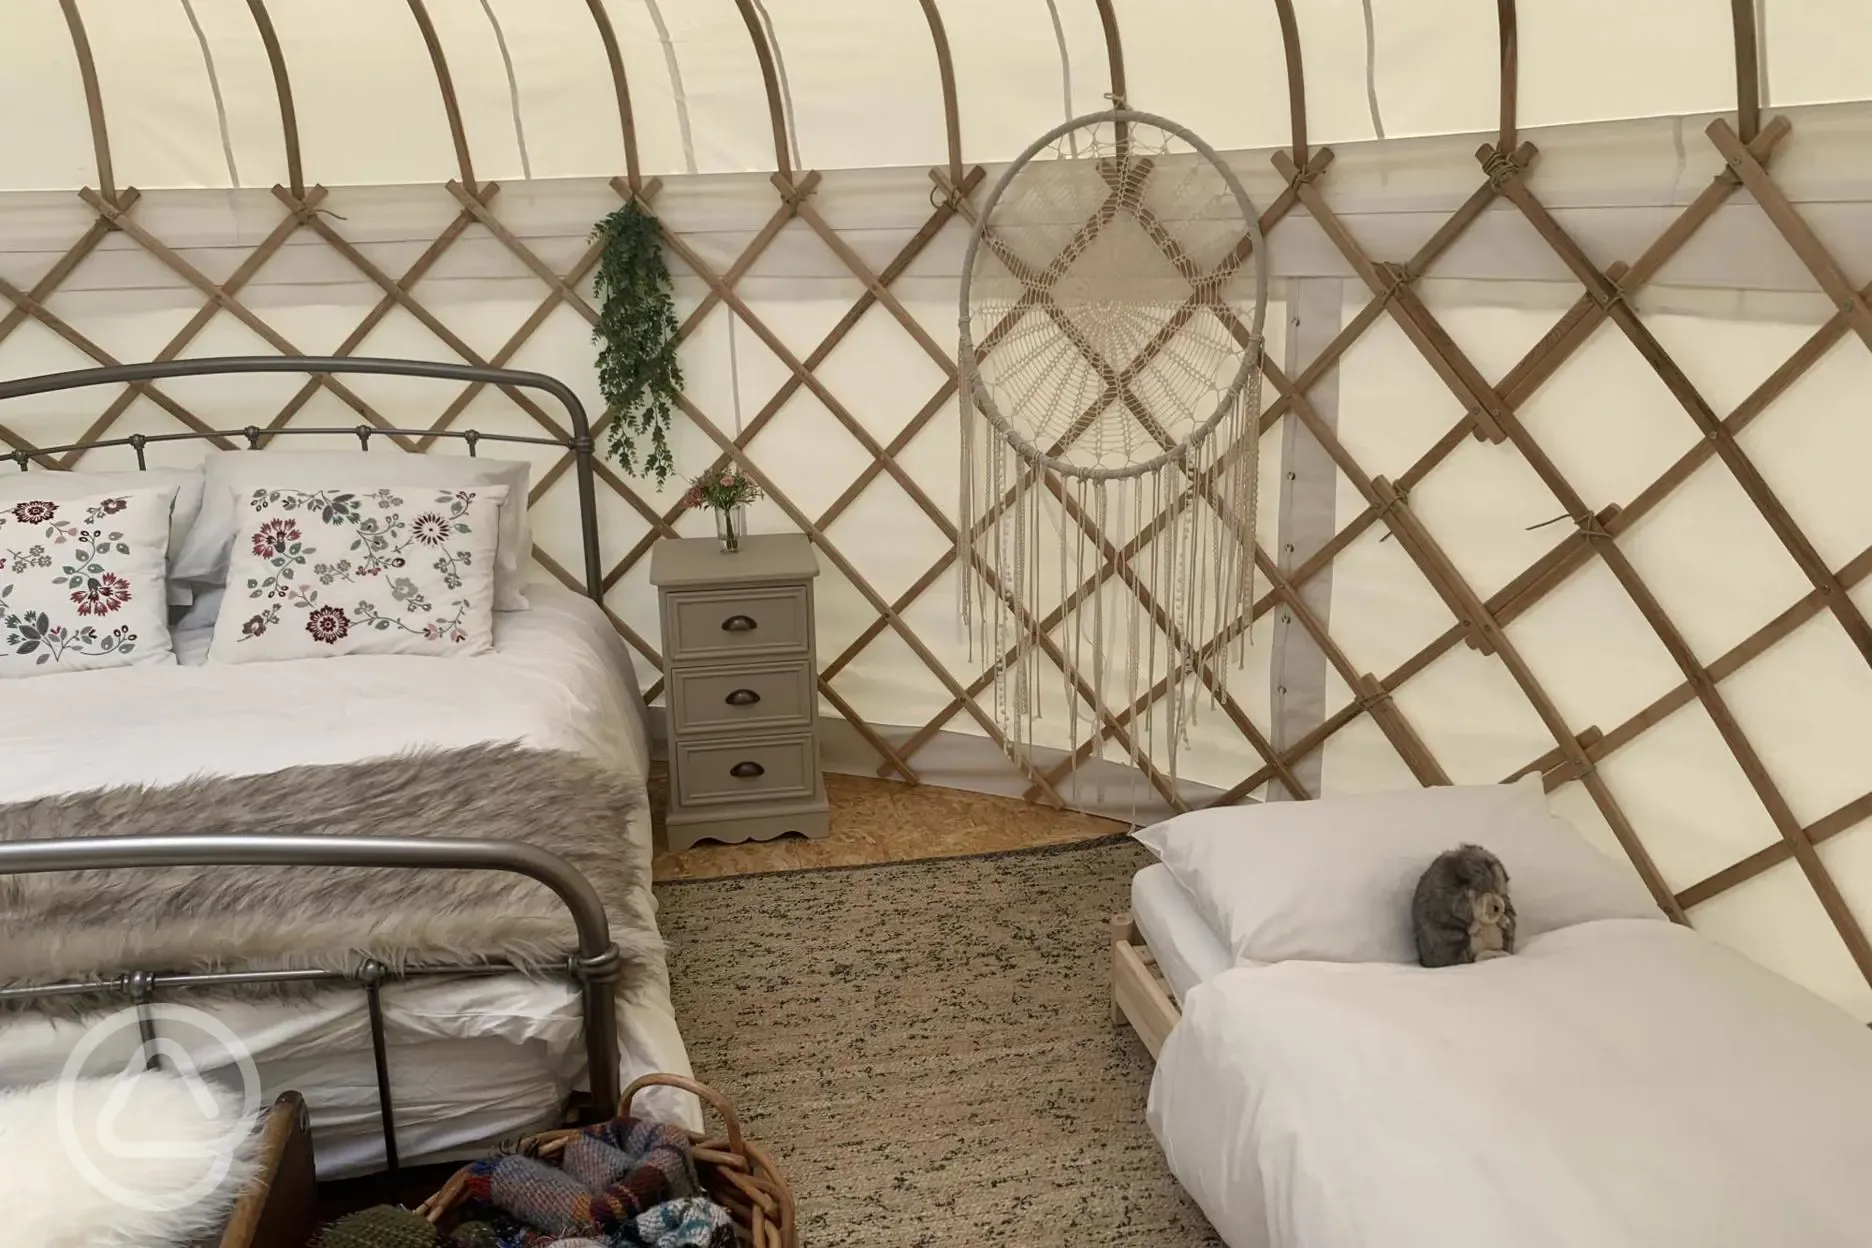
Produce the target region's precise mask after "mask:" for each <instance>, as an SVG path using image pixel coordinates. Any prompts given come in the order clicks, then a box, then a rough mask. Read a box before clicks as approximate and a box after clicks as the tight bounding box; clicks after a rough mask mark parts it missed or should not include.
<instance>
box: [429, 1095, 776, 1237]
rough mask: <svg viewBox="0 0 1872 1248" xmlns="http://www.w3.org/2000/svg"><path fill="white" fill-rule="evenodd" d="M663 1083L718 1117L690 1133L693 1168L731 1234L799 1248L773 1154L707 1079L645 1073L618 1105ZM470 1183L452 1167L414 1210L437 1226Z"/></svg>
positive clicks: (538, 1146)
mask: <svg viewBox="0 0 1872 1248" xmlns="http://www.w3.org/2000/svg"><path fill="white" fill-rule="evenodd" d="M655 1084H661V1085H665V1086H668V1087H672V1088H681V1089H682V1090H684V1091H685V1092H693V1093H694V1094H695V1095H696V1096H698V1097H700V1098H701V1099H702V1100H704V1101H706V1102H707V1103H708V1104H709V1106H710V1107H711V1108H713V1109H714V1111H715V1113H716V1115H717V1116H718V1117H720V1118H721V1120H722V1124H723V1126H724V1128H725V1131H724V1132H723V1134H721V1135H702V1134H698V1133H696V1132H694V1131H692V1132H690V1133H689V1135H690V1138H691V1140H692V1141H693V1142H694V1145H695V1148H694V1152H695V1163H696V1173H697V1174H699V1175H700V1176H701V1178H702V1186H703V1188H704V1190H706V1191H707V1192H708V1194H709V1196H711V1197H712V1198H713V1199H715V1200H716V1201H718V1202H719V1203H720V1204H721V1205H722V1207H723V1208H725V1209H727V1210H728V1212H729V1214H730V1215H732V1216H733V1218H734V1225H735V1233H736V1235H737V1237H738V1238H739V1239H740V1241H741V1242H742V1243H743V1244H747V1245H751V1248H798V1242H799V1241H798V1240H797V1239H796V1238H795V1233H794V1229H793V1192H792V1189H790V1188H788V1187H787V1183H786V1180H785V1179H783V1178H781V1177H780V1171H779V1170H778V1169H776V1168H775V1166H774V1164H773V1159H772V1158H771V1157H769V1156H768V1155H767V1153H766V1150H764V1149H763V1148H761V1146H760V1145H758V1144H755V1143H753V1142H752V1141H750V1140H749V1139H748V1138H747V1137H746V1136H744V1135H743V1134H742V1133H741V1119H740V1118H739V1117H737V1116H736V1115H735V1111H734V1106H733V1105H732V1104H731V1103H730V1102H729V1100H728V1098H727V1097H725V1096H723V1095H722V1094H721V1093H719V1092H717V1091H715V1089H713V1088H711V1087H709V1086H707V1085H706V1084H701V1083H697V1082H696V1081H695V1080H693V1079H685V1078H683V1077H682V1076H680V1075H645V1076H644V1077H643V1078H641V1079H639V1080H637V1081H636V1082H635V1083H633V1084H631V1085H630V1087H628V1088H626V1089H624V1099H623V1102H622V1104H620V1105H619V1107H618V1113H619V1114H620V1115H628V1114H629V1113H630V1111H631V1102H632V1101H633V1100H635V1099H636V1097H637V1093H638V1092H640V1091H642V1090H643V1089H644V1088H647V1087H650V1086H652V1085H655ZM577 1134H579V1133H578V1131H576V1130H565V1131H542V1132H541V1133H540V1134H538V1135H532V1136H528V1137H527V1138H526V1139H524V1140H522V1141H520V1144H519V1148H518V1151H519V1152H521V1153H524V1154H527V1155H529V1156H533V1157H556V1156H558V1155H559V1153H560V1152H561V1151H562V1150H563V1149H564V1148H565V1146H566V1142H567V1141H568V1140H570V1139H571V1138H572V1137H573V1136H575V1135H577ZM467 1186H468V1168H467V1167H463V1168H462V1169H460V1170H458V1171H456V1172H455V1175H454V1177H453V1178H451V1179H450V1180H449V1181H448V1182H447V1183H445V1184H443V1186H442V1190H441V1191H439V1192H437V1193H436V1194H435V1195H434V1196H431V1197H430V1198H429V1199H428V1200H426V1201H424V1202H423V1203H422V1204H420V1205H418V1206H417V1207H416V1212H417V1213H419V1214H421V1215H422V1216H423V1217H425V1218H427V1219H428V1220H429V1221H430V1223H431V1224H433V1225H437V1226H440V1225H442V1224H443V1222H444V1220H445V1219H447V1218H448V1217H449V1215H450V1214H452V1213H454V1212H455V1210H456V1207H457V1206H458V1205H459V1204H460V1202H461V1198H462V1192H463V1191H464V1190H465V1189H466V1188H467Z"/></svg>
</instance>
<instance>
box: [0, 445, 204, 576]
mask: <svg viewBox="0 0 1872 1248" xmlns="http://www.w3.org/2000/svg"><path fill="white" fill-rule="evenodd" d="M164 485H167V486H174V487H175V509H174V510H173V511H172V512H171V513H170V515H169V563H170V567H171V568H173V567H174V566H175V556H176V552H178V551H180V550H181V549H182V542H183V539H184V538H186V537H187V536H188V531H189V527H190V526H191V525H193V524H194V523H195V517H196V516H198V515H200V514H201V506H202V470H201V469H200V468H151V469H149V470H148V471H146V472H0V506H4V505H9V504H12V503H18V502H25V501H26V500H28V499H34V498H44V499H50V500H51V501H53V502H58V501H60V500H61V499H67V498H85V497H88V496H90V495H92V494H106V493H109V492H111V491H113V490H147V489H152V488H154V487H157V486H164ZM194 600H195V596H194V594H192V593H190V592H189V587H188V586H186V585H184V584H181V583H180V582H179V581H177V580H176V579H175V573H174V572H173V571H171V572H170V574H169V601H170V602H171V603H172V604H174V605H175V606H178V607H186V606H188V605H189V603H191V602H193V601H194Z"/></svg>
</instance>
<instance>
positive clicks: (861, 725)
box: [450, 182, 947, 782]
mask: <svg viewBox="0 0 1872 1248" xmlns="http://www.w3.org/2000/svg"><path fill="white" fill-rule="evenodd" d="M450 190H451V192H452V193H454V194H455V196H456V198H457V200H459V201H460V202H461V204H462V207H463V208H464V209H466V210H467V211H469V212H470V213H473V214H475V216H476V219H477V220H479V221H481V222H482V223H483V224H488V223H489V222H490V221H491V220H492V218H491V217H490V216H488V215H487V213H486V209H484V208H481V207H479V206H478V201H475V199H474V196H473V195H472V194H470V193H469V192H468V191H467V190H466V189H465V188H463V187H462V186H461V185H460V184H459V183H453V182H451V183H450ZM489 233H491V234H493V235H494V237H495V238H496V239H498V240H500V242H501V243H502V244H503V245H504V246H506V247H507V249H508V250H509V251H511V252H513V254H514V255H515V257H516V258H517V259H519V260H520V261H521V263H523V264H525V265H526V266H527V267H528V268H529V269H531V270H532V271H533V272H534V274H535V275H536V276H538V277H539V278H540V280H541V281H543V282H545V283H546V285H547V287H548V289H549V290H551V291H553V292H554V293H555V294H556V296H557V299H558V300H559V301H560V302H563V303H565V304H566V305H567V306H569V307H571V308H572V309H573V310H574V311H575V312H577V313H578V314H579V315H580V316H582V317H584V318H585V320H586V321H587V322H588V323H592V324H596V323H597V320H598V312H597V309H595V308H593V307H592V305H591V303H590V301H589V300H587V299H586V298H585V297H584V296H583V295H581V294H579V292H578V291H577V290H576V289H574V288H573V287H572V286H571V285H570V284H569V283H567V282H566V280H565V279H564V278H563V277H562V276H561V275H559V274H558V273H555V272H554V271H553V270H552V268H551V267H550V266H549V265H547V264H546V262H545V261H543V260H541V259H540V258H539V256H538V255H536V254H535V253H534V252H533V251H532V249H531V248H529V247H527V245H526V244H525V243H524V242H522V241H521V240H520V239H519V238H518V237H516V236H515V235H514V234H513V232H512V231H511V230H509V229H507V228H506V226H505V225H502V224H500V223H498V222H494V223H493V225H491V226H490V228H489ZM704 268H706V266H704ZM706 276H707V277H713V276H714V275H713V274H707V275H706ZM717 280H718V279H717ZM680 404H681V407H682V410H683V411H684V412H685V413H687V414H688V416H689V418H690V419H691V420H693V421H695V422H696V424H697V426H698V427H700V428H702V429H703V430H704V431H705V432H709V433H710V436H715V434H716V433H718V432H719V431H718V430H716V429H715V426H714V424H713V422H711V421H710V420H709V419H708V418H707V417H706V416H705V415H704V414H703V413H702V411H701V409H700V408H698V407H696V406H695V404H694V403H692V402H690V401H689V400H688V399H687V398H683V399H681V400H680ZM547 427H548V428H549V429H556V423H555V424H549V425H547ZM718 440H719V439H718ZM743 462H744V463H745V461H743ZM750 475H753V474H752V473H750ZM603 479H604V480H605V481H606V483H607V484H608V485H610V486H611V488H612V489H613V490H616V491H617V492H618V493H619V494H620V495H621V496H623V497H624V498H625V499H626V500H627V501H632V502H633V503H634V505H635V506H636V507H637V509H638V510H639V512H640V514H643V515H645V516H647V517H648V518H649V519H650V521H651V523H652V524H659V523H661V518H660V517H658V516H657V514H656V512H655V511H654V510H653V509H651V508H650V507H649V506H648V505H647V504H645V503H644V502H643V500H642V499H641V498H640V497H638V495H637V494H636V492H635V491H634V490H631V489H630V488H629V487H628V486H627V485H625V484H624V483H623V482H622V481H621V480H619V479H617V477H616V474H614V473H605V474H603ZM756 480H759V478H758V477H756ZM763 488H767V487H766V485H765V483H763ZM768 493H769V494H770V495H772V496H773V497H774V500H775V501H776V502H777V503H779V504H780V506H781V507H782V509H783V510H787V511H788V512H789V514H793V515H796V516H797V508H794V507H793V506H792V504H791V503H790V502H788V501H787V500H786V499H785V497H784V496H781V495H777V494H774V493H773V491H772V490H771V489H768ZM808 531H810V530H808ZM815 537H816V538H817V539H818V540H819V542H820V545H821V547H822V548H825V549H826V550H827V552H828V554H829V555H831V556H833V557H834V560H835V562H841V565H842V559H843V557H842V556H839V555H837V554H836V552H835V551H833V550H832V549H831V548H830V546H829V544H828V543H826V542H825V540H824V535H823V534H815ZM842 566H843V565H842ZM855 583H857V584H858V585H859V587H860V589H861V591H864V590H868V588H869V587H868V586H865V585H863V583H862V581H857V582H855ZM871 596H872V597H875V594H872V595H871ZM905 631H906V632H908V629H907V626H906V628H905ZM912 636H913V635H912ZM907 639H908V638H907ZM913 645H914V646H920V645H921V643H920V642H914V643H913ZM645 649H646V651H647V652H648V650H647V648H645ZM931 661H932V663H933V656H931ZM933 666H934V667H935V668H936V669H937V670H938V674H939V676H944V677H946V675H947V673H945V672H942V671H941V670H940V664H934V663H933ZM820 688H821V690H822V691H825V689H826V685H825V682H823V681H821V682H820ZM829 700H830V701H832V703H833V705H834V707H836V708H838V709H839V710H840V713H841V714H843V715H844V716H845V718H846V719H847V720H848V721H849V722H850V723H851V725H852V727H853V728H854V729H855V730H856V731H857V732H858V733H859V734H860V735H861V736H863V737H864V738H865V740H866V741H867V742H868V743H869V744H870V745H871V747H872V748H873V749H875V750H877V751H878V753H879V754H880V755H881V756H882V757H884V758H885V759H887V760H895V761H896V762H897V763H899V764H901V767H900V774H902V775H903V776H904V778H905V779H906V780H909V781H912V782H915V781H916V779H917V777H916V773H915V772H913V771H911V770H910V767H909V764H907V763H903V761H902V760H901V759H900V758H898V757H897V754H896V751H895V750H893V749H892V748H891V745H890V743H889V742H888V741H885V740H884V739H883V738H882V737H881V736H879V735H878V733H877V732H876V730H875V729H873V728H872V727H871V726H870V725H869V724H867V723H865V722H864V719H863V717H862V716H860V715H858V714H857V713H856V711H854V710H853V709H852V708H851V707H850V706H849V705H848V704H846V703H845V702H844V701H843V699H840V698H838V697H837V696H836V693H835V691H833V696H832V697H830V698H829Z"/></svg>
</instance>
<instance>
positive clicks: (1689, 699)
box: [1516, 547, 1872, 788]
mask: <svg viewBox="0 0 1872 1248" xmlns="http://www.w3.org/2000/svg"><path fill="white" fill-rule="evenodd" d="M1867 577H1872V547H1868V548H1867V549H1865V550H1863V551H1860V552H1859V555H1858V557H1856V558H1855V559H1853V560H1852V561H1851V562H1849V563H1848V564H1847V565H1846V566H1845V567H1844V568H1843V569H1841V571H1840V581H1841V582H1842V583H1844V584H1845V585H1846V586H1847V587H1848V588H1851V587H1853V586H1856V585H1858V584H1860V583H1861V582H1862V581H1864V580H1866V578H1867ZM1825 610H1826V601H1825V599H1824V598H1823V597H1822V595H1821V593H1820V591H1819V590H1817V589H1816V590H1813V591H1811V592H1809V593H1808V594H1807V596H1806V597H1804V598H1802V599H1801V600H1800V601H1799V602H1796V603H1795V604H1794V605H1793V606H1791V607H1789V608H1788V609H1787V610H1785V611H1783V612H1782V613H1781V614H1779V615H1777V616H1775V618H1774V619H1772V620H1770V621H1768V622H1767V623H1766V624H1764V625H1762V626H1761V627H1760V628H1758V629H1756V630H1755V631H1754V632H1752V633H1750V634H1749V635H1748V636H1747V637H1745V638H1743V639H1742V640H1741V641H1739V642H1737V643H1736V644H1735V645H1734V646H1731V647H1730V648H1729V649H1728V650H1726V651H1725V652H1724V653H1723V654H1722V656H1721V657H1719V658H1717V659H1716V660H1715V661H1714V662H1712V663H1711V664H1710V665H1709V667H1708V669H1707V670H1708V672H1709V676H1710V679H1711V680H1714V681H1717V682H1719V683H1720V682H1721V681H1724V680H1727V679H1728V678H1729V677H1731V676H1733V675H1735V674H1736V673H1737V672H1739V671H1741V670H1742V669H1743V668H1744V667H1746V666H1748V664H1750V663H1752V662H1754V661H1755V660H1756V659H1758V658H1760V657H1761V656H1762V655H1764V654H1766V653H1767V652H1768V651H1769V650H1770V649H1772V648H1773V647H1774V646H1775V645H1776V644H1777V643H1778V642H1780V641H1782V640H1784V639H1785V638H1787V637H1789V636H1791V635H1792V634H1793V633H1794V632H1795V631H1796V630H1797V629H1799V628H1800V626H1801V625H1803V624H1805V623H1807V621H1809V620H1811V619H1813V618H1814V617H1815V616H1817V615H1819V614H1821V613H1822V612H1823V611H1825ZM1696 697H1697V695H1696V687H1695V686H1694V685H1692V684H1691V683H1690V682H1689V681H1685V682H1683V683H1682V684H1679V685H1677V686H1676V687H1674V688H1672V689H1671V690H1669V691H1668V692H1666V693H1664V694H1662V695H1661V696H1659V697H1658V698H1656V699H1655V700H1653V701H1652V702H1651V704H1650V705H1648V706H1646V707H1645V708H1644V709H1643V710H1641V711H1639V712H1637V713H1636V714H1635V715H1633V716H1631V718H1629V719H1627V720H1626V721H1625V722H1624V723H1622V724H1619V725H1618V726H1617V727H1615V728H1613V729H1612V730H1611V731H1610V732H1608V733H1606V734H1605V736H1604V737H1603V738H1602V739H1601V740H1600V741H1599V742H1598V743H1597V744H1595V745H1594V747H1593V748H1592V750H1591V756H1592V759H1593V761H1594V762H1600V761H1603V760H1604V758H1605V757H1606V756H1607V755H1609V754H1611V753H1612V752H1613V751H1615V750H1618V749H1620V748H1621V747H1623V746H1626V745H1630V744H1631V743H1632V742H1633V741H1635V740H1637V739H1638V737H1639V736H1641V735H1642V734H1643V733H1644V732H1645V731H1647V730H1648V729H1650V728H1653V727H1655V726H1656V725H1658V724H1660V723H1662V722H1664V721H1665V720H1666V719H1669V718H1670V717H1671V716H1672V715H1675V714H1676V713H1677V712H1678V711H1681V710H1683V709H1684V708H1685V707H1686V706H1689V705H1690V704H1692V703H1693V702H1695V701H1696ZM1558 763H1559V760H1558V759H1557V758H1555V757H1554V756H1553V755H1551V754H1543V755H1542V756H1541V757H1540V758H1538V759H1535V760H1534V761H1533V762H1532V763H1529V764H1528V765H1527V766H1526V767H1523V768H1522V769H1521V770H1520V771H1519V772H1517V773H1516V774H1517V775H1522V774H1526V773H1527V772H1530V771H1541V772H1547V771H1550V770H1551V769H1552V768H1553V767H1555V766H1557V765H1558ZM1564 779H1565V777H1560V780H1561V781H1564ZM1549 787H1550V788H1551V787H1557V782H1556V785H1550V786H1549Z"/></svg>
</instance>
